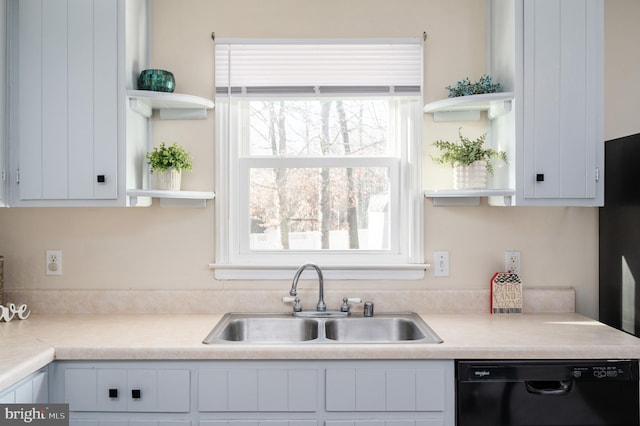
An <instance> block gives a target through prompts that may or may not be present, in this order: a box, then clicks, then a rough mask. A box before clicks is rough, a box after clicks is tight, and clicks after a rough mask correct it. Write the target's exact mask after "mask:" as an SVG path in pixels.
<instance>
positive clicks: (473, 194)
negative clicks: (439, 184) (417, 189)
mask: <svg viewBox="0 0 640 426" xmlns="http://www.w3.org/2000/svg"><path fill="white" fill-rule="evenodd" d="M514 195H515V191H514V190H513V189H433V190H428V191H425V192H424V196H425V197H426V198H431V199H433V205H434V206H477V205H480V198H482V197H488V198H493V197H501V198H502V199H503V201H502V202H501V203H493V204H499V205H504V206H510V205H511V198H512V197H513V196H514Z"/></svg>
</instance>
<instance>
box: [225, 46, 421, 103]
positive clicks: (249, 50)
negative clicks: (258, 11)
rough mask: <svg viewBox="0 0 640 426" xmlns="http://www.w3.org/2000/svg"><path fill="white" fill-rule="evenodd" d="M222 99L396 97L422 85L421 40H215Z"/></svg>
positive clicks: (415, 92)
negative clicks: (291, 95) (336, 95)
mask: <svg viewBox="0 0 640 426" xmlns="http://www.w3.org/2000/svg"><path fill="white" fill-rule="evenodd" d="M215 52H216V53H215V72H216V88H217V93H218V94H219V95H222V94H225V93H227V94H232V95H234V94H236V95H237V94H249V95H251V94H261V93H267V94H270V93H289V92H291V93H329V94H331V93H349V92H354V93H365V92H368V93H397V94H403V93H406V94H411V95H416V94H419V93H420V88H421V86H422V70H423V67H422V40H421V39H395V40H372V41H365V42H363V41H358V42H353V41H349V40H342V41H340V40H323V41H316V40H313V41H308V40H307V41H304V42H303V41H299V40H294V41H290V40H274V41H261V42H250V41H246V40H217V41H216V48H215Z"/></svg>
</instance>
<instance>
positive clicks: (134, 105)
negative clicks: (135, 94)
mask: <svg viewBox="0 0 640 426" xmlns="http://www.w3.org/2000/svg"><path fill="white" fill-rule="evenodd" d="M129 108H131V109H132V110H133V111H135V112H137V113H138V114H140V115H141V116H143V117H145V118H150V117H151V114H153V110H152V109H151V106H149V104H148V103H147V102H142V101H140V100H139V99H135V98H129Z"/></svg>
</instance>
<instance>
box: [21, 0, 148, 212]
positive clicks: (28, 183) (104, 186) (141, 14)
mask: <svg viewBox="0 0 640 426" xmlns="http://www.w3.org/2000/svg"><path fill="white" fill-rule="evenodd" d="M146 8H147V2H146V1H145V0H133V1H132V0H128V1H126V2H125V1H124V0H93V1H87V0H19V1H16V0H9V11H8V13H9V17H10V19H9V23H10V43H11V44H10V60H9V62H10V69H9V74H10V77H9V78H10V80H11V83H12V84H11V89H10V90H11V91H10V94H9V95H10V123H12V124H11V128H10V140H11V142H10V143H11V158H10V177H11V180H10V182H11V183H10V193H11V205H16V206H38V205H43V206H72V205H78V206H118V205H126V203H127V197H126V189H127V187H130V188H131V187H133V188H141V187H142V180H143V173H142V169H143V167H142V165H143V161H144V153H145V152H146V147H147V141H148V126H147V122H146V120H145V119H144V118H143V117H140V116H139V115H137V114H133V113H130V112H129V111H128V109H127V108H126V105H127V96H126V91H127V88H129V89H131V88H133V87H134V84H135V77H136V76H137V75H138V73H139V72H140V71H141V68H142V67H143V66H144V65H145V64H146V55H147V52H146V45H147V40H146V37H147V36H146V32H147V31H146V21H147V16H146V15H147V11H146ZM132 34H134V35H135V39H134V38H132V37H131V35H132Z"/></svg>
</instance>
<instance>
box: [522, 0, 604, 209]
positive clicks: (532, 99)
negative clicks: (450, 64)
mask: <svg viewBox="0 0 640 426" xmlns="http://www.w3.org/2000/svg"><path fill="white" fill-rule="evenodd" d="M603 25H604V18H603V2H602V1H601V0H564V1H557V2H556V1H548V0H526V1H525V2H524V26H523V31H524V33H523V41H524V67H523V71H524V76H523V82H524V87H523V88H524V92H523V97H524V104H523V108H524V111H523V113H524V121H523V126H524V129H523V138H524V141H523V149H524V151H523V156H524V161H523V164H522V166H523V167H522V170H521V175H520V177H521V179H522V183H523V194H522V196H523V198H524V199H525V200H526V199H549V200H554V199H564V200H569V203H570V200H572V199H573V200H593V204H594V205H597V204H601V202H602V191H603V188H602V185H599V183H601V182H599V181H598V173H599V172H602V171H603V159H604V131H603V70H604V63H603V55H602V52H603V41H604V38H603ZM598 200H600V201H598Z"/></svg>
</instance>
